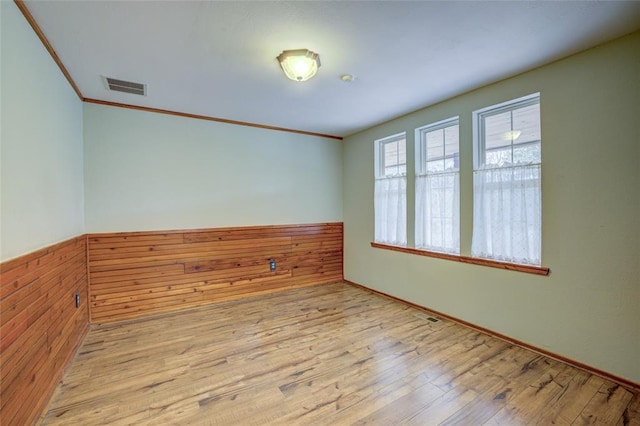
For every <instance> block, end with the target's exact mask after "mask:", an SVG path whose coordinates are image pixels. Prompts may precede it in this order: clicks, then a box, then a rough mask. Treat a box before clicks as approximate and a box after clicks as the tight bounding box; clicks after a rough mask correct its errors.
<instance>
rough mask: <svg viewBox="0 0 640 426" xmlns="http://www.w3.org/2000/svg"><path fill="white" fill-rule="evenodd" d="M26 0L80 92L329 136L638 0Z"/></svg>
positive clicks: (590, 32)
mask: <svg viewBox="0 0 640 426" xmlns="http://www.w3.org/2000/svg"><path fill="white" fill-rule="evenodd" d="M25 3H26V5H27V7H28V9H29V10H30V12H31V14H32V15H33V16H34V18H35V20H36V22H37V23H38V25H39V26H40V27H41V29H42V30H43V32H44V34H45V35H46V37H47V38H48V39H49V41H50V42H51V45H52V46H53V48H54V49H55V51H56V52H57V54H58V56H59V57H60V59H61V60H62V62H63V63H64V65H65V66H66V68H67V69H68V71H69V73H70V74H71V76H72V78H73V79H74V80H75V82H76V84H77V85H78V87H79V88H80V91H81V92H82V94H83V96H84V97H86V98H94V99H100V100H105V101H111V102H121V103H127V104H132V105H139V106H147V107H153V108H161V109H168V110H174V111H180V112H186V113H192V114H201V115H208V116H213V117H219V118H225V119H231V120H238V121H247V122H253V123H257V124H263V125H271V126H279V127H286V128H292V129H299V130H304V131H310V132H318V133H324V134H330V135H337V136H346V135H349V134H352V133H354V132H356V131H358V130H361V129H364V128H367V127H370V126H372V125H374V124H377V123H380V122H383V121H386V120H389V119H391V118H394V117H397V116H399V115H403V114H405V113H407V112H410V111H413V110H416V109H418V108H420V107H424V106H428V105H431V104H434V103H436V102H438V101H441V100H444V99H447V98H450V97H452V96H455V95H457V94H460V93H463V92H466V91H468V90H470V89H473V88H476V87H480V86H483V85H485V84H488V83H491V82H494V81H497V80H500V79H503V78H505V77H508V76H512V75H515V74H518V73H521V72H523V71H526V70H529V69H532V68H535V67H537V66H540V65H542V64H546V63H549V62H551V61H553V60H556V59H559V58H562V57H565V56H568V55H570V54H572V53H575V52H578V51H581V50H584V49H586V48H589V47H592V46H595V45H597V44H600V43H603V42H605V41H608V40H611V39H614V38H616V37H619V36H621V35H624V34H627V33H630V32H633V31H634V30H637V29H639V28H640V1H626V2H617V1H600V2H593V1H588V2H586V1H570V2H538V1H535V2H530V1H512V2H482V1H474V2H451V1H445V2H436V1H414V2H400V1H375V2H374V1H366V2H365V1H295V2H287V1H259V2H253V1H228V2H220V1H194V2H191V1H92V0H85V1H57V0H48V1H33V0H27V1H26V2H25ZM300 48H307V49H311V50H313V51H315V52H318V53H319V54H320V59H321V63H322V66H321V67H320V70H319V72H318V74H317V75H316V77H314V78H313V79H311V80H309V81H307V82H302V83H298V82H294V81H291V80H288V79H287V78H286V77H285V76H284V74H283V73H282V72H281V70H280V68H279V65H278V62H277V60H276V56H277V55H278V54H279V53H280V52H281V51H282V50H285V49H300ZM345 73H350V74H353V75H354V76H355V80H354V81H353V82H350V83H345V82H343V81H341V80H340V75H342V74H345ZM103 75H104V76H108V77H114V78H118V79H124V80H130V81H135V82H140V83H146V84H147V85H148V96H147V97H141V96H137V95H130V94H123V93H116V92H109V91H108V90H106V88H105V85H104V83H103V81H102V79H101V76H103Z"/></svg>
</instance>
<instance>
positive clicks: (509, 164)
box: [471, 94, 542, 265]
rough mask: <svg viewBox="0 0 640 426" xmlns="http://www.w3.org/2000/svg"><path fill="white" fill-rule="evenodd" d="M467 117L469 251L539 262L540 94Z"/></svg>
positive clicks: (476, 254)
mask: <svg viewBox="0 0 640 426" xmlns="http://www.w3.org/2000/svg"><path fill="white" fill-rule="evenodd" d="M473 117H474V139H475V140H474V163H475V164H474V166H475V167H474V173H473V237H472V244H471V253H472V255H473V256H475V257H482V258H487V259H494V260H499V261H505V262H512V263H522V264H531V265H540V263H541V229H542V215H541V211H542V209H541V178H540V176H541V163H542V161H541V132H540V94H534V95H531V96H527V97H524V98H520V99H516V100H514V101H510V102H507V103H504V104H500V105H495V106H492V107H488V108H484V109H482V110H479V111H475V112H474V113H473Z"/></svg>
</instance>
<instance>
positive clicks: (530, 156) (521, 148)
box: [513, 142, 540, 163]
mask: <svg viewBox="0 0 640 426" xmlns="http://www.w3.org/2000/svg"><path fill="white" fill-rule="evenodd" d="M513 162H514V163H540V142H535V143H531V144H527V145H520V144H519V145H515V146H514V147H513Z"/></svg>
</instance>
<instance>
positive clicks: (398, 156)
mask: <svg viewBox="0 0 640 426" xmlns="http://www.w3.org/2000/svg"><path fill="white" fill-rule="evenodd" d="M383 152H384V159H383V161H384V166H383V171H384V175H385V176H393V175H397V174H401V173H406V171H407V170H406V169H407V150H406V143H405V140H404V139H402V140H397V141H392V142H386V143H385V144H384V145H383Z"/></svg>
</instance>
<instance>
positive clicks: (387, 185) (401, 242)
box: [374, 176, 407, 246]
mask: <svg viewBox="0 0 640 426" xmlns="http://www.w3.org/2000/svg"><path fill="white" fill-rule="evenodd" d="M374 202H375V215H376V217H375V227H376V229H375V240H376V242H378V243H385V244H392V245H397V246H406V245H407V178H406V176H393V177H384V178H379V179H376V183H375V196H374Z"/></svg>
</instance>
